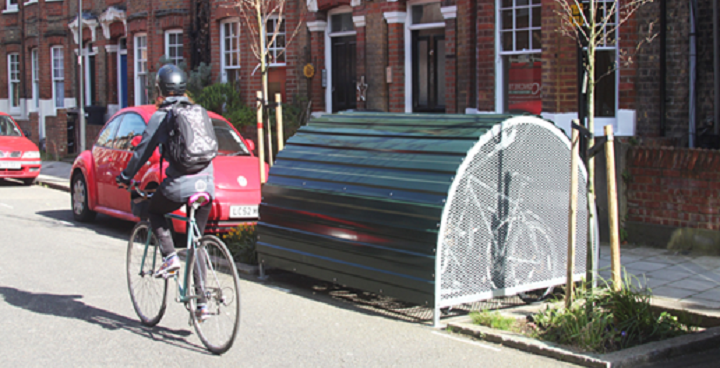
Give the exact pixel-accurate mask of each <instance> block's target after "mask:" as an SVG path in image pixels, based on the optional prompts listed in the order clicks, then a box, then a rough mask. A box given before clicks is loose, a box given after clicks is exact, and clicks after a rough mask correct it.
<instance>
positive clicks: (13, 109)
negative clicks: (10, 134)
mask: <svg viewBox="0 0 720 368" xmlns="http://www.w3.org/2000/svg"><path fill="white" fill-rule="evenodd" d="M13 58H14V59H15V61H13V60H12V59H13ZM7 68H8V109H9V111H10V113H11V114H20V113H22V101H20V97H21V96H20V53H17V52H11V53H8V54H7ZM15 84H17V87H18V88H17V94H18V95H17V96H15V91H14V89H13V86H14V85H15ZM15 99H17V106H13V101H14V100H15Z"/></svg>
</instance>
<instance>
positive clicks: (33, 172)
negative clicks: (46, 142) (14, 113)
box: [0, 112, 42, 185]
mask: <svg viewBox="0 0 720 368" xmlns="http://www.w3.org/2000/svg"><path fill="white" fill-rule="evenodd" d="M41 165H42V161H40V150H38V147H37V146H36V145H35V143H33V142H31V141H30V140H29V139H28V138H27V137H26V134H25V133H24V132H23V131H22V129H20V127H19V126H18V125H17V123H16V122H15V120H13V118H12V117H11V116H10V115H8V114H6V113H3V112H0V178H13V179H20V180H21V181H22V182H23V183H24V184H25V185H30V184H32V183H33V181H35V178H37V176H38V175H40V166H41Z"/></svg>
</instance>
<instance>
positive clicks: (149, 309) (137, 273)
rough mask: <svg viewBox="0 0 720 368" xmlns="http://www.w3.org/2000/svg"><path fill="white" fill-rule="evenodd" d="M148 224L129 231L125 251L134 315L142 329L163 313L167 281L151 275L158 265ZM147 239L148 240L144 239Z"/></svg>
mask: <svg viewBox="0 0 720 368" xmlns="http://www.w3.org/2000/svg"><path fill="white" fill-rule="evenodd" d="M151 233H152V231H151V230H150V224H149V223H148V222H147V221H141V222H139V223H138V224H137V225H135V227H134V228H133V230H132V234H131V235H130V241H129V242H128V249H127V281H128V290H129V291H130V299H132V303H133V307H134V308H135V313H137V315H138V317H140V321H141V322H142V324H143V325H145V326H155V325H156V324H158V322H160V319H161V318H162V317H163V315H164V314H165V307H166V306H167V284H168V282H167V280H166V279H163V278H155V277H154V276H153V273H154V272H155V269H156V268H159V267H160V265H161V264H162V255H161V254H160V242H158V239H157V237H155V234H151ZM148 236H149V237H150V239H149V240H148Z"/></svg>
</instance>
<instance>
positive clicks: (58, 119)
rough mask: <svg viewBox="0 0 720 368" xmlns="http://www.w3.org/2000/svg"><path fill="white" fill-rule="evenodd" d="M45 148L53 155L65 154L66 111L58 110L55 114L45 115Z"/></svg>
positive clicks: (61, 155)
mask: <svg viewBox="0 0 720 368" xmlns="http://www.w3.org/2000/svg"><path fill="white" fill-rule="evenodd" d="M45 150H46V151H47V152H48V153H49V154H51V155H54V156H59V157H63V156H65V155H66V154H67V113H66V111H65V110H64V109H61V110H58V112H57V116H47V117H45Z"/></svg>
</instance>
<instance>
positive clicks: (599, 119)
mask: <svg viewBox="0 0 720 368" xmlns="http://www.w3.org/2000/svg"><path fill="white" fill-rule="evenodd" d="M596 1H597V4H598V11H600V8H601V7H602V10H603V17H602V18H604V14H605V12H606V11H607V9H608V8H610V7H612V3H613V0H596ZM600 4H602V5H600ZM617 16H618V14H617V9H616V13H615V19H614V22H612V23H610V22H608V24H606V25H605V28H604V29H603V35H604V37H603V38H602V39H601V41H600V44H598V47H597V48H596V49H595V59H596V61H595V63H596V65H597V56H598V55H597V54H598V53H599V52H611V53H612V52H613V51H614V53H613V60H614V63H615V70H613V72H612V73H611V74H608V75H606V76H605V77H604V78H611V79H613V82H614V84H615V88H614V89H615V91H614V92H615V93H614V98H615V100H614V104H615V111H614V114H613V116H598V115H597V114H598V111H599V109H598V108H597V106H595V126H605V125H611V124H612V125H613V128H614V129H615V131H618V126H617V117H618V112H619V109H620V107H619V105H620V91H619V88H618V86H619V85H620V73H619V70H618V66H617V61H618V57H619V55H618V52H619V47H618V33H619V32H620V29H619V27H617ZM602 18H601V19H602ZM614 27H617V28H616V29H615V35H614V36H611V37H614V39H612V41H611V42H608V36H607V33H608V32H607V31H608V28H611V29H612V28H614ZM595 72H596V73H597V69H596V70H595ZM599 81H602V79H600V80H598V79H597V76H596V79H595V90H596V92H597V86H598V82H599ZM595 96H598V94H597V93H595Z"/></svg>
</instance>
